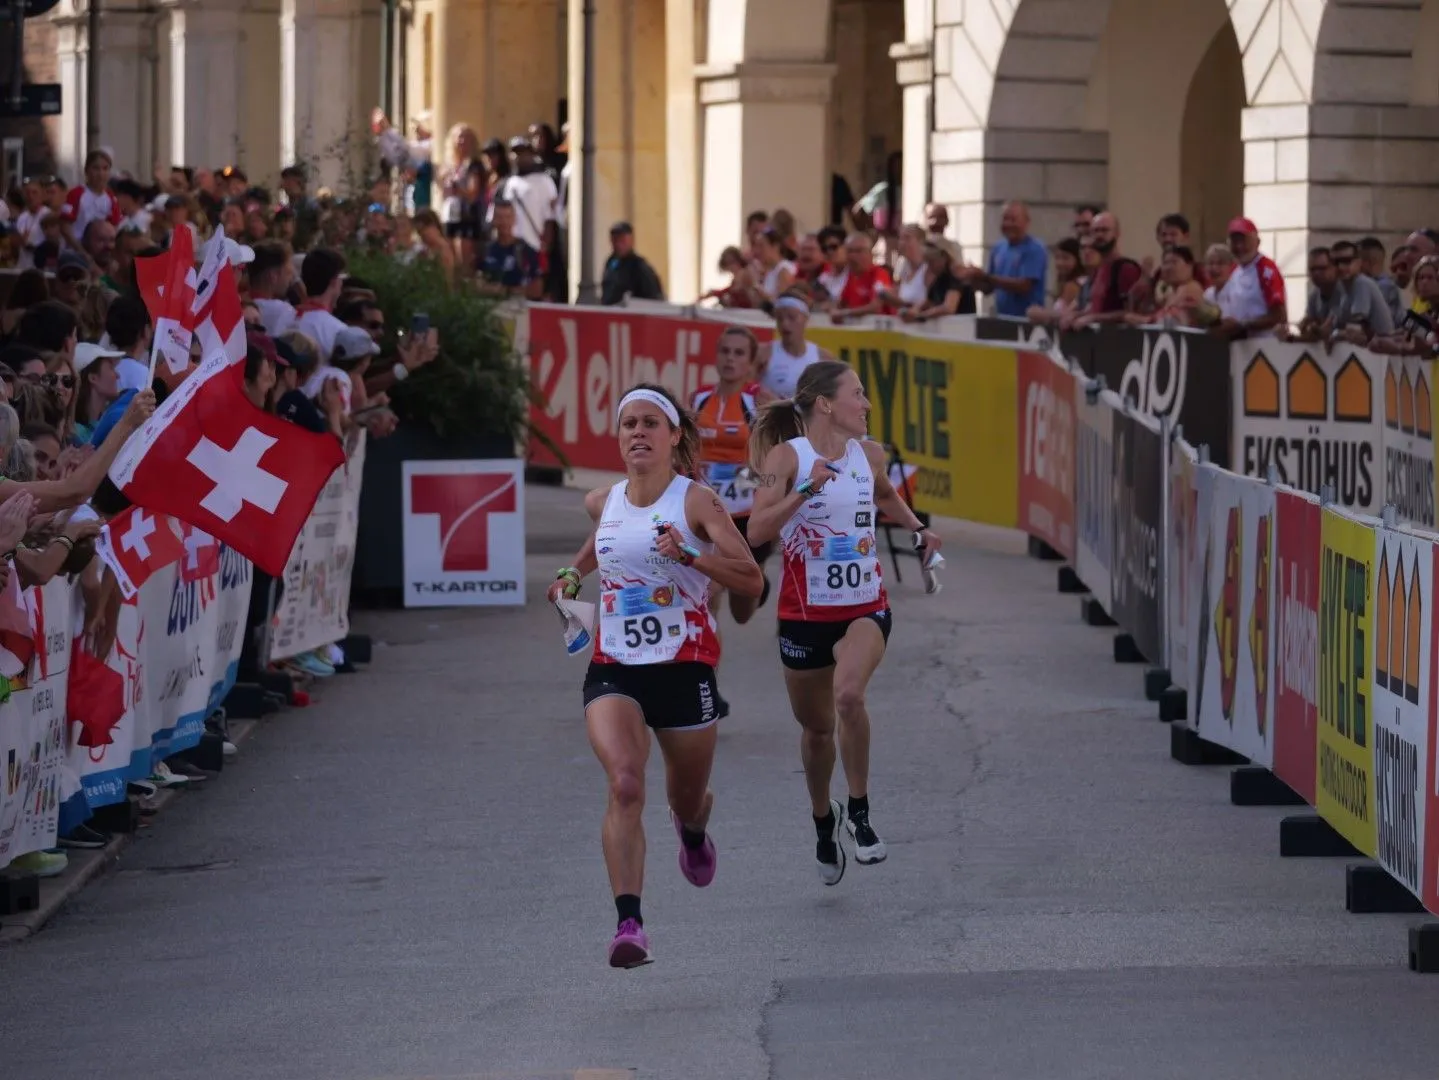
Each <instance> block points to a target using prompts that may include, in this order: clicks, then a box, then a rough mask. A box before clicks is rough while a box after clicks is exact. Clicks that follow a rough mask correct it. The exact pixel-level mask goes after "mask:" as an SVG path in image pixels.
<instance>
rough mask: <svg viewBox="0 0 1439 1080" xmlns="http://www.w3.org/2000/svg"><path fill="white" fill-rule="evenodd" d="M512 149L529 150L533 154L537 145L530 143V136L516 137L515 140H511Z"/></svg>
mask: <svg viewBox="0 0 1439 1080" xmlns="http://www.w3.org/2000/svg"><path fill="white" fill-rule="evenodd" d="M510 149H511V150H528V151H529V152H530V153H532V154H533V153H534V152H535V144H534V143H532V142H530V139H529V136H528V135H516V136H515V137H514V138H513V139H511V140H510Z"/></svg>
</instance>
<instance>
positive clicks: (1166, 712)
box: [1159, 686, 1189, 724]
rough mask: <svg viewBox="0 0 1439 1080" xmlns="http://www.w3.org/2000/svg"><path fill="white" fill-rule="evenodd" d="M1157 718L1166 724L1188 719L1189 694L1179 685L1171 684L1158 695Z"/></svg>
mask: <svg viewBox="0 0 1439 1080" xmlns="http://www.w3.org/2000/svg"><path fill="white" fill-rule="evenodd" d="M1159 719H1160V720H1161V721H1162V722H1163V723H1166V724H1172V723H1174V721H1176V720H1188V719H1189V694H1188V693H1187V692H1186V691H1185V690H1184V688H1183V687H1180V686H1171V687H1170V688H1169V689H1168V690H1166V691H1164V693H1162V694H1160V695H1159Z"/></svg>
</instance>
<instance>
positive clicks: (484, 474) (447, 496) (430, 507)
mask: <svg viewBox="0 0 1439 1080" xmlns="http://www.w3.org/2000/svg"><path fill="white" fill-rule="evenodd" d="M403 485H404V492H403V494H404V514H405V520H404V545H405V553H404V566H405V606H406V607H477V606H498V605H522V604H524V602H525V484H524V462H522V461H519V460H517V459H516V460H505V459H496V460H485V461H406V462H405V463H404V473H403Z"/></svg>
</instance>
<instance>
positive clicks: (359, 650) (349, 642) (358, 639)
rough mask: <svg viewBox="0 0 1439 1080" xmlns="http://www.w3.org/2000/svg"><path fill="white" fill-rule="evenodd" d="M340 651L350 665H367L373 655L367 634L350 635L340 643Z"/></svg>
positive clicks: (372, 648) (371, 644) (372, 646)
mask: <svg viewBox="0 0 1439 1080" xmlns="http://www.w3.org/2000/svg"><path fill="white" fill-rule="evenodd" d="M340 650H341V651H342V652H343V653H344V654H345V659H346V660H348V661H349V662H350V663H352V664H368V663H369V662H370V657H371V656H372V655H373V653H374V643H373V642H371V641H370V635H369V634H351V635H350V636H349V637H347V638H345V640H344V641H342V642H340Z"/></svg>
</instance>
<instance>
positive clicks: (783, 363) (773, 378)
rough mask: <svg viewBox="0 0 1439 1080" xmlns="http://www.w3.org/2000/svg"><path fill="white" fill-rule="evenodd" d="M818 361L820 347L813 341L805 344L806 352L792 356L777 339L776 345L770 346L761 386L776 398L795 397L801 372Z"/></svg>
mask: <svg viewBox="0 0 1439 1080" xmlns="http://www.w3.org/2000/svg"><path fill="white" fill-rule="evenodd" d="M818 359H819V346H818V345H816V344H815V343H814V342H813V341H807V342H805V346H804V352H802V353H801V354H800V355H799V356H791V355H790V354H789V353H787V352H785V348H784V346H783V345H782V344H780V340H779V338H775V339H774V343H773V344H772V345H771V346H770V350H769V363H768V364H767V365H765V369H764V378H763V379H761V380H760V385H761V386H763V387H764V388H765V389H766V390H768V391H769V392H770V393H771V394H773V395H774V396H775V397H779V398H791V397H794V388H795V387H796V386H797V385H798V384H799V376H800V372H802V371H804V369H805V368H807V367H809V366H810V365H811V364H813V363H815V362H816V361H817V360H818Z"/></svg>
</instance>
